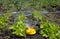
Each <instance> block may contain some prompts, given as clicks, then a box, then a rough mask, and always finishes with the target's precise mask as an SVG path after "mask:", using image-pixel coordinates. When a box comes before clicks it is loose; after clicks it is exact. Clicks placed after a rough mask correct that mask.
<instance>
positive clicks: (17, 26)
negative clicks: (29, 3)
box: [9, 13, 26, 37]
mask: <svg viewBox="0 0 60 39" xmlns="http://www.w3.org/2000/svg"><path fill="white" fill-rule="evenodd" d="M25 20H26V16H25V15H24V14H23V13H21V14H20V15H19V16H18V18H17V20H16V22H15V23H14V24H13V25H11V26H10V27H9V29H10V30H13V31H12V34H15V35H17V36H23V37H25V36H26V33H25V30H26V24H25Z"/></svg>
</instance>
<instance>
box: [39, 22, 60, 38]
mask: <svg viewBox="0 0 60 39" xmlns="http://www.w3.org/2000/svg"><path fill="white" fill-rule="evenodd" d="M58 32H59V33H58ZM40 34H41V35H42V36H43V37H46V38H48V39H59V38H60V36H59V35H60V30H59V26H58V25H55V24H54V23H51V22H49V21H46V22H44V23H42V24H41V25H40Z"/></svg>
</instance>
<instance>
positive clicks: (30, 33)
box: [26, 28, 36, 35]
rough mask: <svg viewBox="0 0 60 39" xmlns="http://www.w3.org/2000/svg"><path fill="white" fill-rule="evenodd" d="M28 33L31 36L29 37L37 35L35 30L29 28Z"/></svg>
mask: <svg viewBox="0 0 60 39" xmlns="http://www.w3.org/2000/svg"><path fill="white" fill-rule="evenodd" d="M26 33H27V34H29V35H34V34H36V29H34V28H28V29H27V30H26Z"/></svg>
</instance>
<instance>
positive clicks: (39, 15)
mask: <svg viewBox="0 0 60 39" xmlns="http://www.w3.org/2000/svg"><path fill="white" fill-rule="evenodd" d="M32 17H33V18H34V19H36V20H40V21H43V20H44V17H43V15H42V13H41V11H37V10H35V11H33V13H32Z"/></svg>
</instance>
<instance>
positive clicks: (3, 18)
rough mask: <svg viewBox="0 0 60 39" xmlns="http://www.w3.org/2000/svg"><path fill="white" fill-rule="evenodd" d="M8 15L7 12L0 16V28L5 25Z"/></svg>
mask: <svg viewBox="0 0 60 39" xmlns="http://www.w3.org/2000/svg"><path fill="white" fill-rule="evenodd" d="M9 17H10V14H9V13H5V14H4V15H2V16H0V29H2V28H4V27H5V25H7V21H8V19H9Z"/></svg>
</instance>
